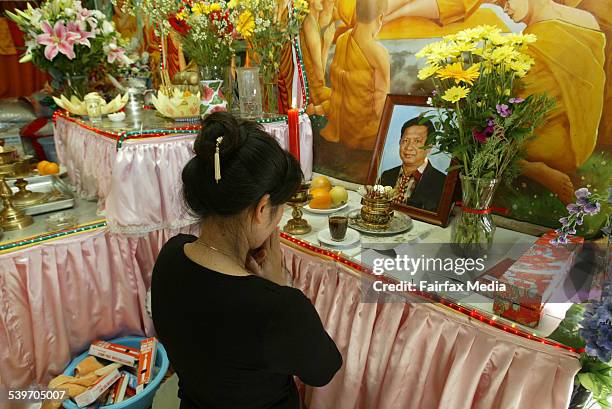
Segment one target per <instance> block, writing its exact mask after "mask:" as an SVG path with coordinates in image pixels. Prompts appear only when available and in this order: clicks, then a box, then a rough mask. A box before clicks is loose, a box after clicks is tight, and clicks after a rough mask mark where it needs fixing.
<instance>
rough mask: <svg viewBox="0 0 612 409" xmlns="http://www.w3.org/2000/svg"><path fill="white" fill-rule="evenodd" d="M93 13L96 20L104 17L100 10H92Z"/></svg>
mask: <svg viewBox="0 0 612 409" xmlns="http://www.w3.org/2000/svg"><path fill="white" fill-rule="evenodd" d="M93 15H94V17H95V18H97V19H98V20H101V19H103V18H104V13H102V12H101V11H100V10H94V11H93Z"/></svg>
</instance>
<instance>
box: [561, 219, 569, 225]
mask: <svg viewBox="0 0 612 409" xmlns="http://www.w3.org/2000/svg"><path fill="white" fill-rule="evenodd" d="M559 223H561V224H562V225H563V226H567V224H568V223H569V219H568V218H567V217H562V218H560V219H559Z"/></svg>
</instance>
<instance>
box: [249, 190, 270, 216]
mask: <svg viewBox="0 0 612 409" xmlns="http://www.w3.org/2000/svg"><path fill="white" fill-rule="evenodd" d="M270 205H271V202H270V195H269V194H267V193H266V194H265V195H263V196H262V197H261V199H259V202H257V205H255V209H254V213H253V221H254V222H255V223H259V224H264V223H268V219H269V216H268V213H269V212H268V210H267V209H268V207H269V206H270Z"/></svg>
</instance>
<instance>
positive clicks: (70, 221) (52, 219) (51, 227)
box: [45, 212, 79, 231]
mask: <svg viewBox="0 0 612 409" xmlns="http://www.w3.org/2000/svg"><path fill="white" fill-rule="evenodd" d="M45 222H46V225H47V231H57V230H66V229H70V228H71V227H74V226H76V225H77V224H78V222H79V218H78V217H77V216H76V215H75V214H74V213H69V212H58V213H53V214H52V215H49V216H47V219H46V220H45Z"/></svg>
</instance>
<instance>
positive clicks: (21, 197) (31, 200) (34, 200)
mask: <svg viewBox="0 0 612 409" xmlns="http://www.w3.org/2000/svg"><path fill="white" fill-rule="evenodd" d="M27 185H28V182H27V181H26V180H25V179H23V178H19V179H17V180H16V181H15V186H17V187H18V188H19V192H17V193H15V194H14V195H13V198H12V200H11V201H12V202H13V205H14V206H17V207H28V206H33V205H36V204H39V203H42V202H44V201H45V199H46V198H47V195H46V194H44V193H41V192H32V191H30V190H27V189H26V186H27Z"/></svg>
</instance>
